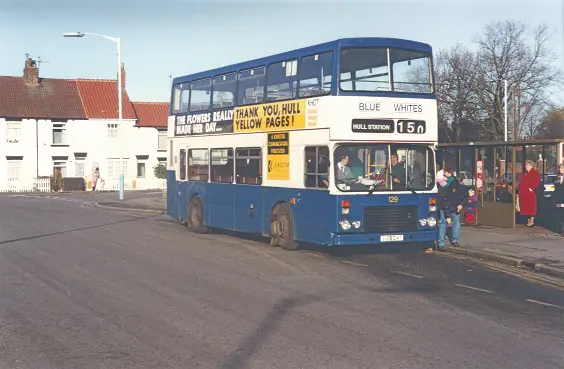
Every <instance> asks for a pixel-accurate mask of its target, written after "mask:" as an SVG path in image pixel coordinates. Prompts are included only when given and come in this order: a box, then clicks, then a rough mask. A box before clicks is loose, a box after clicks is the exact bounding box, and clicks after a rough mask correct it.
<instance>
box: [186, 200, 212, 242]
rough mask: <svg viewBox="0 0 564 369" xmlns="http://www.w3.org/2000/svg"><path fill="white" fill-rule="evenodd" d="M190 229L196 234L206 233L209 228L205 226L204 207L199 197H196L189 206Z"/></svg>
mask: <svg viewBox="0 0 564 369" xmlns="http://www.w3.org/2000/svg"><path fill="white" fill-rule="evenodd" d="M187 223H188V227H189V228H190V229H191V230H192V231H193V232H194V233H205V232H207V228H206V227H205V226H204V207H203V206H202V201H201V200H200V198H199V197H197V196H194V197H192V199H191V200H190V204H188V222H187Z"/></svg>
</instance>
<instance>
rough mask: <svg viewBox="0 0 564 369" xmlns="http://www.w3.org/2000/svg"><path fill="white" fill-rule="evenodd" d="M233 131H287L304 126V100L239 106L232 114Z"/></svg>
mask: <svg viewBox="0 0 564 369" xmlns="http://www.w3.org/2000/svg"><path fill="white" fill-rule="evenodd" d="M233 120H234V124H233V132H265V131H289V130H293V129H303V128H305V126H306V101H305V100H295V101H283V102H277V103H271V104H264V105H258V106H257V105H254V106H240V107H237V108H235V113H234V114H233Z"/></svg>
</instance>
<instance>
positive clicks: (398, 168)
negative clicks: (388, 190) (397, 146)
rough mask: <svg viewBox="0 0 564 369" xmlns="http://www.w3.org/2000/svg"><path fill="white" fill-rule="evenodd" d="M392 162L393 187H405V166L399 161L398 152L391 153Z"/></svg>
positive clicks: (397, 188)
mask: <svg viewBox="0 0 564 369" xmlns="http://www.w3.org/2000/svg"><path fill="white" fill-rule="evenodd" d="M390 161H391V163H392V171H391V173H392V182H394V189H396V190H399V189H402V188H405V166H404V165H403V163H402V162H400V161H399V157H398V154H392V155H391V157H390Z"/></svg>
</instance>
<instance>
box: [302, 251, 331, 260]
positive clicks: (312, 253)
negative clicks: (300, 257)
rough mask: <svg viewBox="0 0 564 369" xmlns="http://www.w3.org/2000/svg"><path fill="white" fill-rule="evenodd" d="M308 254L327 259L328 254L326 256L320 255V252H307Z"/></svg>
mask: <svg viewBox="0 0 564 369" xmlns="http://www.w3.org/2000/svg"><path fill="white" fill-rule="evenodd" d="M306 254H307V255H309V256H314V257H316V258H322V259H327V257H326V256H324V255H319V254H316V253H314V252H306Z"/></svg>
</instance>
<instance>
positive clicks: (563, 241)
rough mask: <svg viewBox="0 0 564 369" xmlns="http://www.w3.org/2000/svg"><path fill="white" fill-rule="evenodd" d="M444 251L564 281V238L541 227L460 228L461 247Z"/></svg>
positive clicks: (447, 248)
mask: <svg viewBox="0 0 564 369" xmlns="http://www.w3.org/2000/svg"><path fill="white" fill-rule="evenodd" d="M446 251H449V252H452V253H456V254H462V255H466V256H473V257H477V258H480V259H483V260H488V261H495V262H499V263H503V264H508V265H513V266H516V267H520V268H529V269H532V270H535V271H537V272H540V273H544V274H548V275H551V276H554V277H559V278H564V237H563V236H561V235H559V234H556V233H553V232H551V231H548V230H546V229H543V228H541V227H534V228H528V227H526V226H524V225H518V226H517V227H516V228H515V229H511V228H499V227H486V226H476V227H474V226H462V229H461V234H460V246H459V247H453V246H447V247H446Z"/></svg>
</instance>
